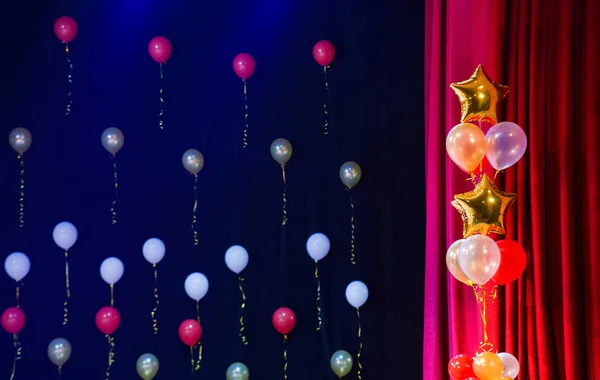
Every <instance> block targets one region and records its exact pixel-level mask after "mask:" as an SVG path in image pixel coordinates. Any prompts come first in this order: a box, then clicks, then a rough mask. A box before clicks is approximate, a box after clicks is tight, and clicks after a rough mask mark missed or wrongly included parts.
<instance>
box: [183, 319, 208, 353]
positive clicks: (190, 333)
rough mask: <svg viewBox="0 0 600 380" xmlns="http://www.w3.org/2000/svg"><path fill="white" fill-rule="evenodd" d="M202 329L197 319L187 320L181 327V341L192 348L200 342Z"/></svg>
mask: <svg viewBox="0 0 600 380" xmlns="http://www.w3.org/2000/svg"><path fill="white" fill-rule="evenodd" d="M201 336H202V327H200V323H198V321H196V320H195V319H186V320H185V321H183V322H181V324H180V325H179V339H181V341H182V342H183V343H185V344H186V345H188V346H190V347H192V346H193V345H195V344H196V343H198V341H199V340H200V337H201Z"/></svg>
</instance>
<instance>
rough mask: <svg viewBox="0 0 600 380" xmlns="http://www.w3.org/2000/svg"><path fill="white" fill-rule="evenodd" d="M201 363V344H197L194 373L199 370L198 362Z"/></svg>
mask: <svg viewBox="0 0 600 380" xmlns="http://www.w3.org/2000/svg"><path fill="white" fill-rule="evenodd" d="M201 361H202V343H201V342H198V360H196V366H195V367H194V370H195V371H199V370H200V362H201Z"/></svg>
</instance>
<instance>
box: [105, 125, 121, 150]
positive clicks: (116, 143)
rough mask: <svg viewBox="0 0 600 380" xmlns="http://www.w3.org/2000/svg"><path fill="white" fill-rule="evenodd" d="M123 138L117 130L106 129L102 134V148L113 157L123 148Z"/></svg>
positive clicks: (112, 128)
mask: <svg viewBox="0 0 600 380" xmlns="http://www.w3.org/2000/svg"><path fill="white" fill-rule="evenodd" d="M124 143H125V137H124V136H123V132H121V130H119V129H118V128H114V127H111V128H107V129H105V130H104V132H102V146H103V147H104V149H106V150H107V151H109V152H110V153H112V154H113V156H114V155H116V154H117V152H118V151H120V150H121V148H123V144H124Z"/></svg>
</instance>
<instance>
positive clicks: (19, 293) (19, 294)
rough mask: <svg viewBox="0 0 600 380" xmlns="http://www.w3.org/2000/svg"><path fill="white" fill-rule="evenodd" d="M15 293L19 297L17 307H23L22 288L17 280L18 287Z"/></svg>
mask: <svg viewBox="0 0 600 380" xmlns="http://www.w3.org/2000/svg"><path fill="white" fill-rule="evenodd" d="M15 295H16V297H17V308H19V307H21V305H19V303H20V302H21V289H20V287H19V283H18V282H17V289H16V290H15Z"/></svg>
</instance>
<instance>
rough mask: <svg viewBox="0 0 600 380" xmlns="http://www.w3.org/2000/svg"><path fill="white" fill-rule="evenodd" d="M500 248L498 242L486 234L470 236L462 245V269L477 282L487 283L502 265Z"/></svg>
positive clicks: (460, 257)
mask: <svg viewBox="0 0 600 380" xmlns="http://www.w3.org/2000/svg"><path fill="white" fill-rule="evenodd" d="M500 260H501V257H500V250H499V249H498V246H497V245H496V242H495V241H494V240H493V239H492V238H490V237H488V236H485V235H473V236H469V237H468V238H467V239H466V240H465V242H464V243H462V244H461V245H460V251H459V252H458V264H459V265H460V269H462V271H463V272H464V274H466V275H467V277H469V278H470V279H471V281H473V282H474V283H476V284H479V285H485V284H486V283H487V282H488V281H489V280H491V279H492V277H494V275H495V274H496V271H497V270H498V267H499V266H500Z"/></svg>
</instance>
